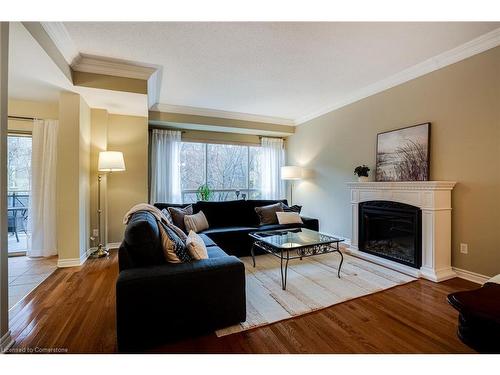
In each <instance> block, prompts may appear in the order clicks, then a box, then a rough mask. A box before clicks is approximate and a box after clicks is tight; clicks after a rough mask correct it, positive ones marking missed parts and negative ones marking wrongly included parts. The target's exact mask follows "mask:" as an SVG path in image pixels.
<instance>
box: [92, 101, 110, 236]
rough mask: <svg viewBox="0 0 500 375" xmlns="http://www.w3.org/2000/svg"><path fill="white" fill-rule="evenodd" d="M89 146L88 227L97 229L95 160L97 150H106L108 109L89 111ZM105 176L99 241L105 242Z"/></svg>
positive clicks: (97, 155) (105, 178) (102, 190)
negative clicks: (90, 118)
mask: <svg viewBox="0 0 500 375" xmlns="http://www.w3.org/2000/svg"><path fill="white" fill-rule="evenodd" d="M91 116H92V121H91V129H92V130H91V146H90V228H91V233H92V229H97V228H98V225H97V194H98V189H97V176H98V171H97V162H98V158H99V152H101V151H106V149H107V147H108V111H106V110H105V109H92V111H91ZM106 181H107V176H106V175H102V179H101V210H102V215H101V228H100V230H101V232H102V238H101V242H102V243H103V244H106V243H107V242H108V241H107V236H106V232H107V231H106V228H107V219H106V216H107V212H108V210H107V199H106V197H107V194H106V190H107V182H106ZM96 245H97V243H96Z"/></svg>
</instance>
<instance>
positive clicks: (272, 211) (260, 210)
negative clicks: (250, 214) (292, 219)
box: [255, 203, 283, 225]
mask: <svg viewBox="0 0 500 375" xmlns="http://www.w3.org/2000/svg"><path fill="white" fill-rule="evenodd" d="M255 212H257V215H258V216H259V224H260V225H269V224H276V223H277V222H278V218H277V217H276V213H277V212H283V207H282V206H281V203H275V204H270V205H269V206H263V207H255Z"/></svg>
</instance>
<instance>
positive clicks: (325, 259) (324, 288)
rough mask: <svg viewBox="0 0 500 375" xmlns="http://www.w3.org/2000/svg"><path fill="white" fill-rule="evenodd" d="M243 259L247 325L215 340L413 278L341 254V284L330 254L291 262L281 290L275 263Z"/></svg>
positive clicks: (337, 259)
mask: <svg viewBox="0 0 500 375" xmlns="http://www.w3.org/2000/svg"><path fill="white" fill-rule="evenodd" d="M255 259H256V267H255V268H253V266H252V258H251V257H244V258H241V260H242V261H243V262H244V263H245V269H246V297H247V320H246V321H245V322H243V323H241V324H238V325H235V326H231V327H227V328H223V329H220V330H217V331H216V332H215V333H216V335H217V336H218V337H221V336H226V335H230V334H232V333H236V332H241V331H246V330H248V329H252V328H255V327H259V326H264V325H267V324H271V323H275V322H278V321H280V320H284V319H290V318H293V317H296V316H298V315H302V314H306V313H309V312H311V311H315V310H319V309H323V308H325V307H329V306H332V305H335V304H337V303H340V302H344V301H348V300H350V299H353V298H357V297H361V296H365V295H368V294H372V293H375V292H379V291H381V290H385V289H389V288H392V287H394V286H397V285H402V284H406V283H408V282H411V281H414V280H415V279H414V278H413V277H410V276H407V275H404V274H402V273H400V272H397V271H394V270H391V269H389V268H385V267H382V266H379V265H377V264H374V263H371V262H368V261H364V260H362V259H359V258H355V257H353V256H350V255H348V254H345V253H344V263H343V265H342V269H341V275H340V276H341V277H340V279H339V278H338V277H337V270H338V266H339V263H340V255H339V254H337V253H330V254H324V255H318V256H313V257H309V258H304V259H302V260H293V261H290V263H289V265H288V280H287V289H286V290H282V289H281V276H280V261H279V259H278V258H276V257H274V256H272V255H270V254H266V255H260V256H257V257H256V258H255Z"/></svg>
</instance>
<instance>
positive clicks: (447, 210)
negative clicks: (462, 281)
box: [347, 181, 456, 282]
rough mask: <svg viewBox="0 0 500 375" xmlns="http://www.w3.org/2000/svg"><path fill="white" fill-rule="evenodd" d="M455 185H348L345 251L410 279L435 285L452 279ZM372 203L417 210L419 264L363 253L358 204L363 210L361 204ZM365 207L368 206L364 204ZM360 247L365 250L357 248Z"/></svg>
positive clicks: (422, 183)
mask: <svg viewBox="0 0 500 375" xmlns="http://www.w3.org/2000/svg"><path fill="white" fill-rule="evenodd" d="M455 184H456V182H453V181H411V182H352V183H348V187H349V189H350V201H351V216H352V217H351V219H352V221H351V239H350V240H351V241H350V246H349V248H348V249H347V251H348V252H349V253H350V254H351V255H354V256H357V257H359V258H363V259H366V260H369V261H372V262H374V263H378V264H381V265H384V266H386V267H389V268H392V269H395V270H398V271H400V272H403V273H406V274H408V275H411V276H414V277H422V278H425V279H428V280H431V281H436V282H439V281H443V280H447V279H450V278H453V277H456V274H455V272H454V271H453V269H452V267H451V192H452V190H453V187H454V186H455ZM373 201H378V202H392V203H396V205H393V207H395V206H397V203H402V204H404V205H409V206H413V207H414V208H415V209H416V210H419V211H420V215H421V233H420V236H419V237H420V246H421V251H420V254H421V255H420V256H421V260H420V264H419V263H418V259H417V262H416V264H413V265H412V264H408V263H405V262H398V261H395V260H394V259H388V258H389V257H383V256H380V254H376V255H375V254H374V251H366V249H365V248H364V246H365V245H364V243H361V242H360V240H363V241H364V240H365V239H366V238H360V231H359V223H360V218H359V215H360V205H361V207H363V206H365V202H373ZM392 203H388V205H391V204H392ZM366 206H369V204H368V203H366ZM399 207H404V206H399ZM406 208H407V207H406ZM406 230H408V228H406ZM360 245H361V246H362V249H363V250H365V251H362V250H361V249H360ZM416 246H418V243H417V244H416ZM371 250H373V248H372V249H371Z"/></svg>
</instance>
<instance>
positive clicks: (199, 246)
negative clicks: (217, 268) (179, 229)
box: [186, 230, 208, 260]
mask: <svg viewBox="0 0 500 375" xmlns="http://www.w3.org/2000/svg"><path fill="white" fill-rule="evenodd" d="M186 247H187V249H188V252H189V255H190V256H191V258H193V259H194V260H201V259H208V252H207V247H206V246H205V243H204V242H203V239H202V238H201V237H200V236H199V235H198V234H196V233H195V232H194V231H192V230H190V231H189V234H188V236H187V240H186Z"/></svg>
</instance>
